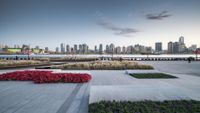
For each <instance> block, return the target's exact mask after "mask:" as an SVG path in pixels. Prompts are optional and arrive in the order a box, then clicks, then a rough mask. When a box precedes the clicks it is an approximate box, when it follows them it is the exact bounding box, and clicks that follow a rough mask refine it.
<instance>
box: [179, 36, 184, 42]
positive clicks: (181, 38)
mask: <svg viewBox="0 0 200 113" xmlns="http://www.w3.org/2000/svg"><path fill="white" fill-rule="evenodd" d="M179 43H180V44H184V37H183V36H181V37H180V38H179Z"/></svg>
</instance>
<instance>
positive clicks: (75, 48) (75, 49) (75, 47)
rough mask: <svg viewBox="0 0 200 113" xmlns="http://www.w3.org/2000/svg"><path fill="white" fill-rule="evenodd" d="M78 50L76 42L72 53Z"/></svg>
mask: <svg viewBox="0 0 200 113" xmlns="http://www.w3.org/2000/svg"><path fill="white" fill-rule="evenodd" d="M77 52H78V46H77V44H74V53H77Z"/></svg>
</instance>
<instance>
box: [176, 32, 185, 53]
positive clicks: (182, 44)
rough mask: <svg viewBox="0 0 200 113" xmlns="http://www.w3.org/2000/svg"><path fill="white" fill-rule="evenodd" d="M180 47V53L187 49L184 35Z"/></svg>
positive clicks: (180, 40)
mask: <svg viewBox="0 0 200 113" xmlns="http://www.w3.org/2000/svg"><path fill="white" fill-rule="evenodd" d="M178 48H179V49H178V52H179V53H183V52H185V51H186V46H185V43H184V37H183V36H181V37H180V38H179V47H178Z"/></svg>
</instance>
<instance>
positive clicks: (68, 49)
mask: <svg viewBox="0 0 200 113" xmlns="http://www.w3.org/2000/svg"><path fill="white" fill-rule="evenodd" d="M66 53H70V46H69V45H66Z"/></svg>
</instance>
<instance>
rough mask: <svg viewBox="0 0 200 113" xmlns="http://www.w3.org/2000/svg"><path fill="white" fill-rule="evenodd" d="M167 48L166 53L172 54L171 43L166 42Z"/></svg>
mask: <svg viewBox="0 0 200 113" xmlns="http://www.w3.org/2000/svg"><path fill="white" fill-rule="evenodd" d="M167 47H168V49H167V50H168V53H170V54H172V53H173V48H174V47H173V42H168V45H167Z"/></svg>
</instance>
